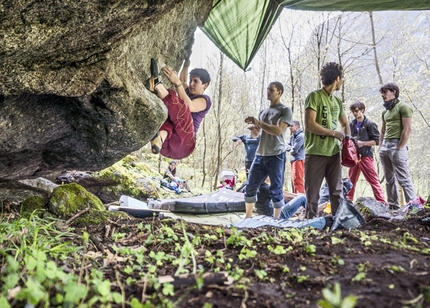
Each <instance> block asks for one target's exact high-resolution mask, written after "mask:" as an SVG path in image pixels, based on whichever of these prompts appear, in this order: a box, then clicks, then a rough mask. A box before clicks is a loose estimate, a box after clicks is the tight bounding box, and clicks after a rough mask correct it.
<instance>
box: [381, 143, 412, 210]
mask: <svg viewBox="0 0 430 308" xmlns="http://www.w3.org/2000/svg"><path fill="white" fill-rule="evenodd" d="M398 143H399V139H391V140H385V139H384V141H383V142H382V144H381V147H380V148H379V156H380V158H381V163H382V167H383V169H384V173H385V178H386V184H385V185H386V190H387V201H388V204H389V205H390V206H391V207H396V208H398V207H400V202H399V193H398V190H397V184H396V180H397V181H398V182H399V184H400V186H401V187H402V188H403V192H404V193H405V199H406V202H409V201H411V200H412V199H414V198H415V197H416V194H415V189H414V185H413V183H412V180H411V177H410V174H409V158H408V149H407V146H404V147H403V148H401V149H400V150H397V144H398Z"/></svg>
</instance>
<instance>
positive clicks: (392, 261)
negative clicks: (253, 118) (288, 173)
mask: <svg viewBox="0 0 430 308" xmlns="http://www.w3.org/2000/svg"><path fill="white" fill-rule="evenodd" d="M429 217H430V211H429V210H425V211H421V212H420V213H419V215H418V216H415V217H412V218H410V219H408V220H406V221H401V222H389V221H387V220H385V219H379V218H374V219H370V220H368V222H367V223H366V224H365V225H364V226H362V227H361V228H359V229H356V230H352V231H348V230H338V231H334V232H330V231H328V230H326V231H318V230H314V229H310V228H308V229H294V230H291V229H287V230H285V229H284V230H282V229H276V228H271V227H268V228H260V229H252V230H243V232H240V231H239V230H234V229H230V228H223V227H217V226H203V225H198V224H190V223H184V222H180V221H178V220H173V219H160V218H146V219H136V218H130V219H120V220H118V221H110V222H109V223H108V224H106V225H98V226H92V227H88V228H85V230H86V231H87V232H89V234H90V235H91V239H92V244H91V245H89V246H88V252H87V255H88V256H89V260H90V262H91V264H92V266H93V267H98V268H99V269H102V271H103V273H104V278H105V279H109V280H110V281H112V283H113V285H114V286H115V287H114V289H116V291H118V292H121V293H122V294H123V296H124V297H125V299H127V300H128V301H130V300H131V299H132V298H133V297H134V298H136V299H138V301H139V302H141V303H146V304H148V307H150V306H162V307H169V306H170V307H318V305H317V302H318V301H319V300H321V299H323V295H322V289H324V288H326V287H327V288H330V289H332V286H333V284H334V283H335V282H338V283H340V286H341V290H342V297H345V296H347V295H349V294H352V295H354V296H355V297H356V300H357V304H356V307H430V257H429V254H430V239H429V238H430V232H429V229H430V221H429ZM83 231H84V229H79V228H77V229H75V232H76V233H77V234H82V232H83ZM184 234H186V236H185V235H184ZM163 252H164V254H163ZM66 262H67V261H66ZM157 263H158V264H157ZM69 266H70V267H77V266H79V265H78V264H74V265H69ZM179 273H181V275H180V276H174V275H175V274H179ZM194 273H196V274H194ZM153 278H157V279H158V280H159V281H160V282H162V283H163V282H169V283H170V284H166V285H164V284H161V285H159V284H157V283H156V282H154V281H155V280H154V279H153ZM118 307H121V305H119V306H118ZM142 307H143V306H142Z"/></svg>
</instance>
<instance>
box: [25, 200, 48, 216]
mask: <svg viewBox="0 0 430 308" xmlns="http://www.w3.org/2000/svg"><path fill="white" fill-rule="evenodd" d="M46 205H47V200H46V199H45V198H43V197H41V196H31V197H28V198H27V199H25V200H24V201H23V202H22V204H21V216H24V217H27V216H30V215H32V214H33V213H35V214H36V215H40V214H42V210H45V209H46Z"/></svg>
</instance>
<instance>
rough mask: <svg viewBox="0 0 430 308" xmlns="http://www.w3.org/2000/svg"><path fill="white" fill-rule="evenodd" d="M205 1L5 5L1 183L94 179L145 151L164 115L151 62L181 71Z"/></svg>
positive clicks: (1, 7) (1, 11)
mask: <svg viewBox="0 0 430 308" xmlns="http://www.w3.org/2000/svg"><path fill="white" fill-rule="evenodd" d="M212 2H213V1H211V0H200V1H195V0H183V1H174V0H159V1H143V0H124V1H123V0H121V1H119V0H111V1H105V0H103V1H102V0H76V1H75V0H65V1H54V2H52V1H40V0H39V1H25V0H24V1H18V2H16V1H3V2H2V3H1V4H0V40H1V42H2V44H0V179H14V180H22V179H31V178H37V177H44V178H47V179H49V180H53V179H55V178H56V177H57V176H58V175H59V174H60V173H61V172H62V171H64V170H80V171H98V170H102V169H104V168H106V167H109V166H111V165H112V164H114V163H115V162H117V161H119V160H121V159H122V158H123V157H125V156H126V155H127V154H129V153H131V152H133V151H136V150H138V149H140V148H141V147H142V146H144V145H145V144H146V143H147V142H148V141H149V140H150V139H151V137H152V136H153V135H154V133H155V132H156V131H157V130H158V128H159V127H160V125H161V124H162V122H163V121H164V120H165V119H166V116H167V114H166V108H165V106H164V104H163V103H162V101H161V100H160V99H158V98H157V97H156V96H155V95H153V94H152V93H150V92H149V91H147V90H146V89H145V87H144V82H145V80H146V79H147V78H148V77H149V75H150V72H149V64H150V58H156V59H157V60H158V61H159V66H160V67H163V66H164V65H169V66H171V67H173V68H174V69H176V70H179V69H180V66H181V63H182V60H183V59H184V58H185V57H186V55H187V54H188V53H189V51H190V50H191V47H192V43H193V34H194V31H195V29H196V27H197V26H202V25H203V24H204V21H205V20H206V18H207V17H208V15H209V12H210V10H211V8H212ZM164 82H165V81H164ZM165 83H166V82H165ZM167 86H169V84H167Z"/></svg>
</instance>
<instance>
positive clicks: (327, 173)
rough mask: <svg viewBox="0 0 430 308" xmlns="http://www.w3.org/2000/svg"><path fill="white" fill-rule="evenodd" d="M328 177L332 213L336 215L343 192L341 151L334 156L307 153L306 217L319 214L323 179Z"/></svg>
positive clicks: (309, 217)
mask: <svg viewBox="0 0 430 308" xmlns="http://www.w3.org/2000/svg"><path fill="white" fill-rule="evenodd" d="M324 178H325V179H326V181H327V186H328V190H329V195H330V202H331V213H332V215H336V211H337V208H338V207H339V204H340V199H341V198H343V194H342V166H341V164H340V153H338V154H335V155H333V156H321V155H306V157H305V190H306V200H307V205H306V218H307V219H311V218H314V217H317V216H318V199H319V192H320V188H321V184H322V181H323V179H324Z"/></svg>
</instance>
